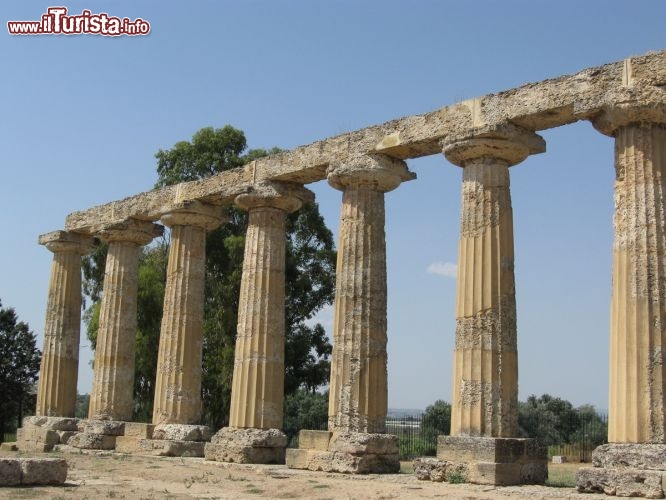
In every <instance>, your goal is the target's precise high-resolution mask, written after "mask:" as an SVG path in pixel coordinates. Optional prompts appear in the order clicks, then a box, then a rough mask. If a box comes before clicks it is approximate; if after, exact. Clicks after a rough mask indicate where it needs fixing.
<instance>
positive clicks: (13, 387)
mask: <svg viewBox="0 0 666 500" xmlns="http://www.w3.org/2000/svg"><path fill="white" fill-rule="evenodd" d="M40 359H41V353H40V352H39V349H37V344H36V339H35V334H34V333H33V332H31V331H30V327H29V326H28V324H27V323H24V322H22V321H20V322H19V321H18V317H17V315H16V312H15V311H14V309H12V308H3V307H2V302H0V394H2V397H1V398H0V438H2V436H3V435H4V433H5V431H6V430H7V429H9V428H11V429H12V430H13V429H15V428H16V424H17V423H18V422H19V421H20V420H21V418H22V416H23V413H24V412H34V404H35V400H34V386H35V382H36V381H37V373H38V372H39V363H40Z"/></svg>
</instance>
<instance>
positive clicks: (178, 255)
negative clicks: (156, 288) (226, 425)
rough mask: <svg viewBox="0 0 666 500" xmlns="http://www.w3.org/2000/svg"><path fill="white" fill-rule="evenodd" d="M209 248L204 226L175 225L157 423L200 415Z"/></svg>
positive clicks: (159, 364) (193, 420) (155, 409)
mask: <svg viewBox="0 0 666 500" xmlns="http://www.w3.org/2000/svg"><path fill="white" fill-rule="evenodd" d="M205 248H206V230H205V229H204V228H202V227H195V226H175V227H173V228H172V230H171V247H170V248H169V264H168V267H167V281H166V288H165V292H164V313H163V316H162V328H161V332H160V346H159V354H158V361H157V379H156V382H155V404H154V407H153V423H154V424H160V423H178V424H191V423H196V422H197V421H198V420H199V417H200V415H201V356H202V336H203V312H204V308H203V299H204V276H205V264H206V254H205Z"/></svg>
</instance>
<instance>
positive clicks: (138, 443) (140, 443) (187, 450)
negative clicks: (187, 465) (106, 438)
mask: <svg viewBox="0 0 666 500" xmlns="http://www.w3.org/2000/svg"><path fill="white" fill-rule="evenodd" d="M205 444H206V443H205V442H203V441H183V440H178V441H171V440H167V439H144V438H137V437H134V436H119V437H118V438H116V448H115V451H116V452H117V453H127V454H134V453H136V454H141V455H154V456H159V457H203V456H204V446H205Z"/></svg>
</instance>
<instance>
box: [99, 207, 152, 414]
mask: <svg viewBox="0 0 666 500" xmlns="http://www.w3.org/2000/svg"><path fill="white" fill-rule="evenodd" d="M162 229H163V228H162V227H161V226H158V225H156V224H153V223H151V222H144V221H138V220H134V219H130V220H129V221H127V222H124V223H122V224H118V225H116V226H113V227H111V228H108V229H105V230H102V231H101V232H100V233H99V237H100V238H101V239H102V240H103V241H105V242H107V243H108V244H109V250H108V253H107V256H106V268H105V271H104V289H103V292H102V303H101V306H100V312H99V329H98V330H97V346H96V349H95V364H94V379H93V386H92V391H91V394H90V408H89V411H88V416H89V418H91V419H101V420H130V419H131V417H132V402H133V395H134V354H135V349H136V340H135V339H136V313H137V309H136V300H137V287H138V267H139V251H140V247H141V246H142V245H146V244H148V243H149V242H150V241H151V240H152V239H153V238H154V237H156V236H159V235H161V234H162Z"/></svg>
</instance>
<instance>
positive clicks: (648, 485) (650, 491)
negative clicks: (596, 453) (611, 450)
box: [576, 467, 664, 498]
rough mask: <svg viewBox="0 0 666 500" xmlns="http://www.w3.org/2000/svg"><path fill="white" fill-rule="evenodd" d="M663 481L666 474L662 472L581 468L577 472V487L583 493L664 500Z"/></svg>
mask: <svg viewBox="0 0 666 500" xmlns="http://www.w3.org/2000/svg"><path fill="white" fill-rule="evenodd" d="M663 479H664V473H663V472H661V471H650V470H638V469H632V468H621V469H620V468H618V469H605V468H600V467H581V468H580V469H578V471H577V472H576V487H577V489H578V491H579V492H583V493H605V494H606V495H616V496H619V497H645V498H663V496H664V489H663V486H662V481H663Z"/></svg>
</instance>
